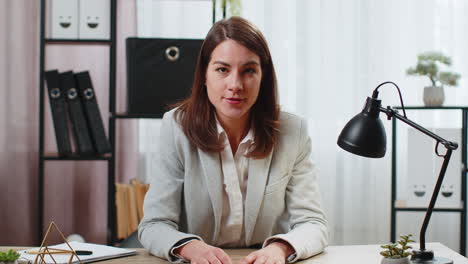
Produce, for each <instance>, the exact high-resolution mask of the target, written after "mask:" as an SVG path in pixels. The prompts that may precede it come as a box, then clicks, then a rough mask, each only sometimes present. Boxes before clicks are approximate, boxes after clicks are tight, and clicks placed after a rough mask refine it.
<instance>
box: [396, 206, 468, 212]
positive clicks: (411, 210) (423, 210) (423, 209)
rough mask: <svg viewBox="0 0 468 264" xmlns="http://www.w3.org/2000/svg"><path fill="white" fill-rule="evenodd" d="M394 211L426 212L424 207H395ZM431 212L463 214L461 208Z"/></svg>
mask: <svg viewBox="0 0 468 264" xmlns="http://www.w3.org/2000/svg"><path fill="white" fill-rule="evenodd" d="M395 210H396V211H407V212H413V211H417V212H426V211H427V208H425V207H395ZM432 211H433V212H463V208H442V207H440V208H434V209H433V210H432Z"/></svg>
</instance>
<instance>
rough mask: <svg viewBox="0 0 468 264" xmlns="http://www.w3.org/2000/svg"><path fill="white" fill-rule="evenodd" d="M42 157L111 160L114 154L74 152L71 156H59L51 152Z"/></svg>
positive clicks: (47, 158) (44, 158) (45, 158)
mask: <svg viewBox="0 0 468 264" xmlns="http://www.w3.org/2000/svg"><path fill="white" fill-rule="evenodd" d="M41 158H42V159H43V160H111V158H112V154H105V155H90V156H82V155H78V154H72V155H70V156H59V155H58V154H55V153H49V154H45V155H42V156H41Z"/></svg>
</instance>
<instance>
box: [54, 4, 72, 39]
mask: <svg viewBox="0 0 468 264" xmlns="http://www.w3.org/2000/svg"><path fill="white" fill-rule="evenodd" d="M49 3H50V5H49V6H50V8H49V10H50V12H49V14H50V15H49V18H50V21H49V26H50V34H49V36H50V38H54V39H76V38H78V0H50V2H49Z"/></svg>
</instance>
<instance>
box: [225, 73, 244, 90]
mask: <svg viewBox="0 0 468 264" xmlns="http://www.w3.org/2000/svg"><path fill="white" fill-rule="evenodd" d="M228 88H229V90H230V91H238V90H242V88H243V86H242V79H241V76H240V75H239V74H238V73H235V72H233V73H232V74H231V76H230V78H229V83H228Z"/></svg>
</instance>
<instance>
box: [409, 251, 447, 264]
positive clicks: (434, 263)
mask: <svg viewBox="0 0 468 264" xmlns="http://www.w3.org/2000/svg"><path fill="white" fill-rule="evenodd" d="M411 263H414V264H453V260H451V259H447V258H442V257H434V251H432V250H421V249H420V250H413V256H411Z"/></svg>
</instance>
